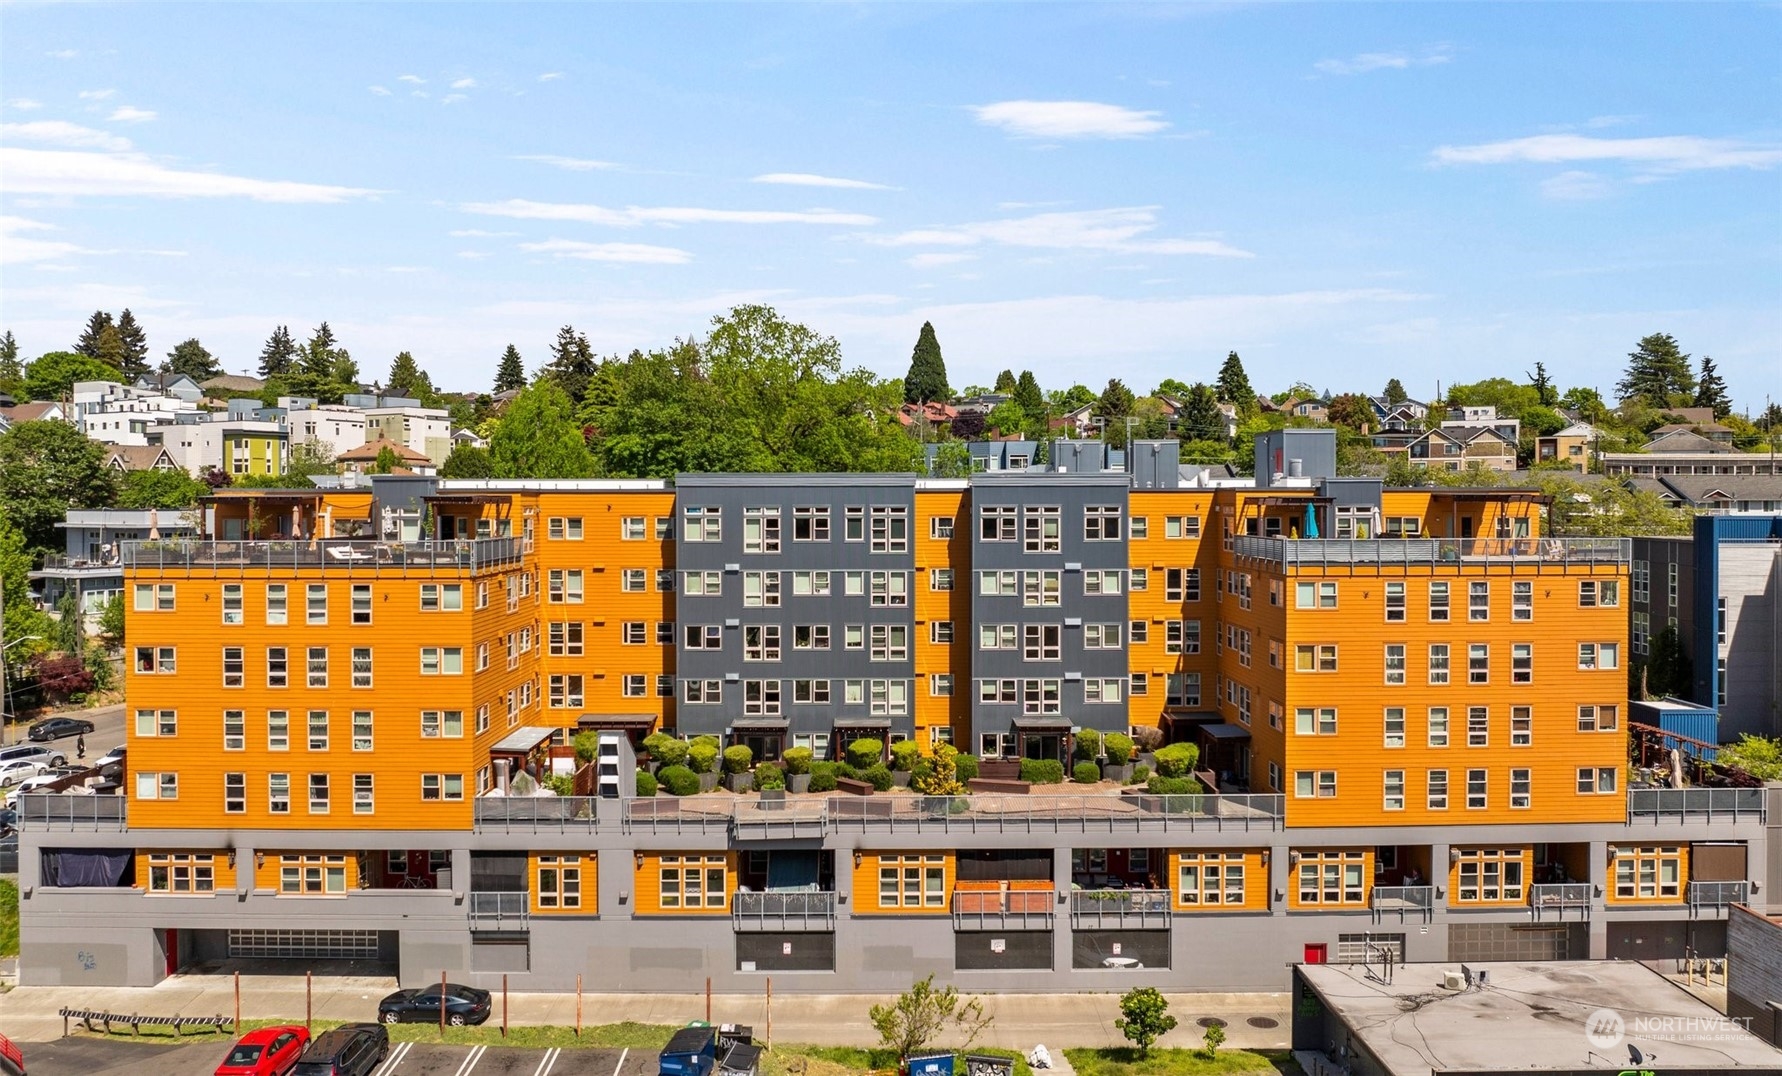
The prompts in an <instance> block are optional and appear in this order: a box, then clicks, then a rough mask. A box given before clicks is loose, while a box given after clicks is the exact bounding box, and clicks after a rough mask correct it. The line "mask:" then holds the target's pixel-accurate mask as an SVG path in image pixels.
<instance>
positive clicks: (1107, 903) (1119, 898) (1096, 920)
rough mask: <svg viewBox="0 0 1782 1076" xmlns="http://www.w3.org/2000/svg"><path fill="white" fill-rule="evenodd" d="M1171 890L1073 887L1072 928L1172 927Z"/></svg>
mask: <svg viewBox="0 0 1782 1076" xmlns="http://www.w3.org/2000/svg"><path fill="white" fill-rule="evenodd" d="M1169 920H1170V892H1169V890H1167V889H1073V890H1071V894H1070V928H1071V929H1072V930H1168V929H1169Z"/></svg>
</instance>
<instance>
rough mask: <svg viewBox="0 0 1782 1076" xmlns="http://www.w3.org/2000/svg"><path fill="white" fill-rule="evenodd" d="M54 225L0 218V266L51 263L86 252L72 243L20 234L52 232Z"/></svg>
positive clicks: (22, 219) (13, 218)
mask: <svg viewBox="0 0 1782 1076" xmlns="http://www.w3.org/2000/svg"><path fill="white" fill-rule="evenodd" d="M54 230H55V225H53V224H45V223H43V222H42V221H36V220H26V219H25V218H23V217H0V239H5V240H6V241H5V242H4V243H0V265H24V264H26V263H27V262H43V261H51V260H54V259H56V258H66V257H69V256H70V255H75V254H85V253H87V251H86V250H85V249H83V248H82V247H79V246H77V245H75V244H73V243H61V242H57V241H55V240H51V239H34V238H31V237H29V236H24V235H20V234H18V233H20V232H33V231H54Z"/></svg>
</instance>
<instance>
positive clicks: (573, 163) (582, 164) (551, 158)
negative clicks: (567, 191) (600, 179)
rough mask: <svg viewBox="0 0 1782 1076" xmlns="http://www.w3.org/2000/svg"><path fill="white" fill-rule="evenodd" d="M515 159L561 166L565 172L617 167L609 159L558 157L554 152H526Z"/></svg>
mask: <svg viewBox="0 0 1782 1076" xmlns="http://www.w3.org/2000/svg"><path fill="white" fill-rule="evenodd" d="M514 160H516V161H536V162H538V163H539V164H548V165H550V166H551V167H552V168H561V169H563V170H564V171H566V172H597V171H601V170H603V169H607V168H617V167H619V166H618V165H616V164H614V163H613V162H611V161H593V160H589V159H587V158H586V157H559V156H557V155H556V154H554V153H527V154H523V155H521V156H518V157H515V158H514Z"/></svg>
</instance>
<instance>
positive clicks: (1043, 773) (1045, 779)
mask: <svg viewBox="0 0 1782 1076" xmlns="http://www.w3.org/2000/svg"><path fill="white" fill-rule="evenodd" d="M1021 780H1023V781H1027V782H1030V783H1032V784H1036V785H1061V784H1063V783H1064V763H1062V762H1060V761H1058V760H1057V759H1055V758H1024V759H1022V760H1021Z"/></svg>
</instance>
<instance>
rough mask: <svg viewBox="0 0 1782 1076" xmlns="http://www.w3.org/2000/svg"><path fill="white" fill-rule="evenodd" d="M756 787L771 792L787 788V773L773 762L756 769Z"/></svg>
mask: <svg viewBox="0 0 1782 1076" xmlns="http://www.w3.org/2000/svg"><path fill="white" fill-rule="evenodd" d="M755 787H756V788H757V789H760V790H767V791H771V790H774V789H780V788H785V787H786V771H785V770H783V769H781V768H780V767H778V766H776V765H774V764H773V763H771V762H763V763H762V764H761V765H759V766H756V767H755Z"/></svg>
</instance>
